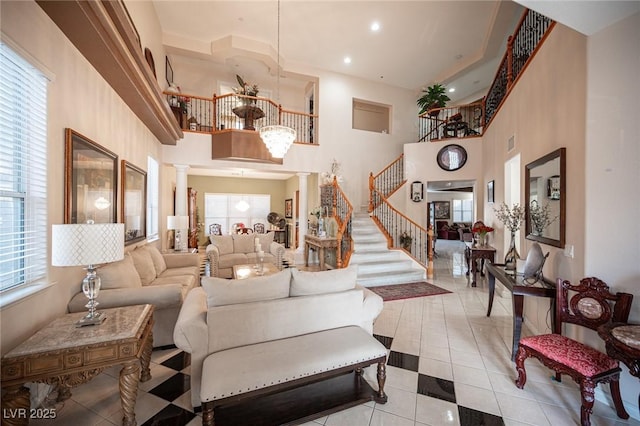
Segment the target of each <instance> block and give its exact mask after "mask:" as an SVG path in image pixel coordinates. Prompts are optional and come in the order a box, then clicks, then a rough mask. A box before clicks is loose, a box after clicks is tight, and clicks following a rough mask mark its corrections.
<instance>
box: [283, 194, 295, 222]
mask: <svg viewBox="0 0 640 426" xmlns="http://www.w3.org/2000/svg"><path fill="white" fill-rule="evenodd" d="M284 217H285V218H287V219H291V218H292V217H293V198H287V199H286V200H284Z"/></svg>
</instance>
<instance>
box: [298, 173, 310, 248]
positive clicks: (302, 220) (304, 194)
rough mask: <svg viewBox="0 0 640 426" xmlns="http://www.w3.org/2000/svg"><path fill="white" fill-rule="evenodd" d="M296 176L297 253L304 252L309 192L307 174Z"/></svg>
mask: <svg viewBox="0 0 640 426" xmlns="http://www.w3.org/2000/svg"><path fill="white" fill-rule="evenodd" d="M297 175H298V187H299V190H300V205H299V207H300V209H299V210H300V216H298V217H297V218H296V220H298V250H297V252H298V253H303V251H304V236H305V235H307V219H308V216H309V213H308V211H307V205H308V204H309V202H308V199H309V190H308V189H307V176H309V173H297Z"/></svg>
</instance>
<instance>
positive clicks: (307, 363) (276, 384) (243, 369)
mask: <svg viewBox="0 0 640 426" xmlns="http://www.w3.org/2000/svg"><path fill="white" fill-rule="evenodd" d="M386 358H387V350H386V348H385V347H384V346H383V345H382V344H381V343H380V342H378V340H376V339H375V338H374V337H373V336H372V335H371V334H369V333H367V331H366V330H364V329H363V328H361V327H358V326H347V327H340V328H334V329H330V330H324V331H318V332H315V333H309V334H305V335H301V336H295V337H289V338H286V339H281V340H272V341H267V342H262V343H257V344H253V345H247V346H241V347H237V348H232V349H227V350H224V351H220V352H216V353H213V354H211V355H209V356H208V357H207V358H206V359H205V360H204V365H203V369H202V389H201V391H200V395H201V400H202V424H203V425H211V426H213V425H214V417H215V416H214V409H215V408H216V407H218V406H221V405H225V404H230V403H236V402H239V401H242V400H246V399H251V398H258V397H261V396H264V395H269V394H272V393H276V392H281V391H286V390H288V389H293V388H298V387H301V386H304V385H307V384H309V383H313V382H317V381H320V380H323V379H326V378H328V377H333V376H337V375H340V374H344V373H347V372H351V371H355V374H356V380H357V381H358V382H359V381H361V380H362V368H364V367H367V366H369V365H371V364H374V363H377V364H378V371H377V379H378V391H377V392H374V394H373V395H371V400H374V401H375V402H378V403H382V404H384V403H385V402H386V401H387V396H386V395H385V393H384V382H385V377H386V373H385V363H386ZM356 386H357V387H359V386H360V384H359V383H356ZM335 408H337V409H339V408H338V407H335ZM325 414H326V412H325Z"/></svg>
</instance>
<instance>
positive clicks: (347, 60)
mask: <svg viewBox="0 0 640 426" xmlns="http://www.w3.org/2000/svg"><path fill="white" fill-rule="evenodd" d="M344 63H345V64H350V63H351V57H350V56H345V57H344Z"/></svg>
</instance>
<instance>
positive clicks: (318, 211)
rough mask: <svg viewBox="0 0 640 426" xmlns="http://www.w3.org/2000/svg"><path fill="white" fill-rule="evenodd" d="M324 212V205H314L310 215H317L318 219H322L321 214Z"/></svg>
mask: <svg viewBox="0 0 640 426" xmlns="http://www.w3.org/2000/svg"><path fill="white" fill-rule="evenodd" d="M321 214H322V207H320V206H316V207H314V208H313V209H312V210H311V211H310V212H309V215H310V216H315V217H316V220H318V219H320V215H321Z"/></svg>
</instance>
